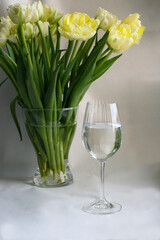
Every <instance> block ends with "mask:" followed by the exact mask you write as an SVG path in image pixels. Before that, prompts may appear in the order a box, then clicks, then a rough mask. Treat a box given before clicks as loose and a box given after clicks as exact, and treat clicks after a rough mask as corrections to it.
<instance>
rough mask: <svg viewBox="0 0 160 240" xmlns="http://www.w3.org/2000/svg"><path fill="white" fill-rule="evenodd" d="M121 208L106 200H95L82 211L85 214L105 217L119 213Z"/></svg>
mask: <svg viewBox="0 0 160 240" xmlns="http://www.w3.org/2000/svg"><path fill="white" fill-rule="evenodd" d="M121 209H122V206H121V205H120V204H118V203H110V202H108V201H107V200H97V201H95V202H92V203H90V204H87V205H85V206H83V207H82V210H83V211H84V212H87V213H91V214H97V215H105V214H111V213H115V212H119V211H120V210H121Z"/></svg>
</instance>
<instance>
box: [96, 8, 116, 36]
mask: <svg viewBox="0 0 160 240" xmlns="http://www.w3.org/2000/svg"><path fill="white" fill-rule="evenodd" d="M96 19H99V20H100V25H99V28H100V29H103V30H104V31H107V30H108V29H109V28H110V27H111V26H112V25H113V24H115V23H117V22H118V18H117V17H116V16H115V15H113V14H112V13H110V12H108V11H106V10H105V9H103V8H101V7H99V8H98V11H97V14H96Z"/></svg>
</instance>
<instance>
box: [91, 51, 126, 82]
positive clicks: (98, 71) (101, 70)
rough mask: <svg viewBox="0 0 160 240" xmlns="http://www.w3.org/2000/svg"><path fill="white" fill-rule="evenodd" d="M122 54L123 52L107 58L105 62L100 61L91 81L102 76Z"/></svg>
mask: <svg viewBox="0 0 160 240" xmlns="http://www.w3.org/2000/svg"><path fill="white" fill-rule="evenodd" d="M121 56H122V54H119V55H118V56H115V57H113V58H110V59H109V60H106V62H104V63H103V64H100V63H99V65H98V66H97V67H96V68H95V71H94V73H93V77H92V78H91V82H93V81H95V80H96V79H98V78H99V77H101V76H102V75H103V74H104V73H105V72H106V71H107V70H108V69H109V68H110V67H111V66H112V64H113V63H114V62H115V61H116V60H117V59H118V58H120V57H121Z"/></svg>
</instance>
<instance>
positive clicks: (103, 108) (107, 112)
mask: <svg viewBox="0 0 160 240" xmlns="http://www.w3.org/2000/svg"><path fill="white" fill-rule="evenodd" d="M82 141H83V144H84V146H85V148H86V150H87V151H88V152H89V153H90V155H91V156H92V157H93V158H95V159H97V160H98V161H99V164H100V178H101V194H100V197H99V198H98V199H97V200H96V201H94V202H92V203H90V204H87V205H85V206H83V208H82V210H83V211H85V212H88V213H92V214H109V213H114V212H117V211H120V210H121V208H122V207H121V205H119V204H118V203H110V202H108V201H107V200H106V198H105V196H104V169H105V163H106V160H107V159H108V158H109V157H111V156H112V155H113V154H114V153H115V152H116V151H117V150H118V149H119V148H120V145H121V122H120V118H119V113H118V109H117V105H116V103H106V102H104V101H99V100H95V101H91V102H88V103H87V105H86V110H85V115H84V121H83V127H82Z"/></svg>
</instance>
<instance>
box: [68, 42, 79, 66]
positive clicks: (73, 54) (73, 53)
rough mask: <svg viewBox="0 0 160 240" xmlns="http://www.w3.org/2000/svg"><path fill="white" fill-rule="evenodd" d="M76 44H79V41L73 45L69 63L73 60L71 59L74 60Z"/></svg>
mask: <svg viewBox="0 0 160 240" xmlns="http://www.w3.org/2000/svg"><path fill="white" fill-rule="evenodd" d="M78 43H79V41H78V40H76V42H75V45H74V48H73V52H72V55H71V58H70V62H71V61H72V60H73V58H74V56H75V54H76V51H77V47H78Z"/></svg>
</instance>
